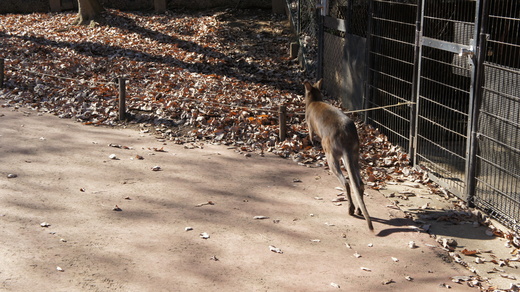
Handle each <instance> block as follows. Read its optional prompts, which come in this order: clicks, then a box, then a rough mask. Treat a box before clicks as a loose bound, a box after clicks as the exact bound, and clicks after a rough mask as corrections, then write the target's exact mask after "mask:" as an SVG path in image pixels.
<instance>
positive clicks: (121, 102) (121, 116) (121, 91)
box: [117, 77, 126, 121]
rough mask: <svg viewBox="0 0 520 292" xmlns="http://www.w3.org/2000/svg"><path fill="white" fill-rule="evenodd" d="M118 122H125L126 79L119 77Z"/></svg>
mask: <svg viewBox="0 0 520 292" xmlns="http://www.w3.org/2000/svg"><path fill="white" fill-rule="evenodd" d="M117 80H118V83H119V120H120V121H124V120H126V87H125V86H126V85H125V83H126V79H125V78H122V77H119V78H118V79H117Z"/></svg>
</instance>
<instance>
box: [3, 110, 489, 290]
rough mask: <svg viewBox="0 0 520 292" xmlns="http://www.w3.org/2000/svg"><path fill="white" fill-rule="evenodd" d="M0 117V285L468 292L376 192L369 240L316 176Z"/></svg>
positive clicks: (211, 149) (59, 123) (138, 137)
mask: <svg viewBox="0 0 520 292" xmlns="http://www.w3.org/2000/svg"><path fill="white" fill-rule="evenodd" d="M24 113H25V114H24ZM0 121H1V124H2V127H1V128H0V153H1V154H0V161H1V163H0V165H1V169H0V174H1V177H0V205H1V206H2V208H1V212H0V220H1V221H2V224H1V225H0V226H1V227H0V229H1V233H2V237H1V238H0V257H1V258H2V265H0V267H1V268H0V289H2V290H7V291H28V290H33V291H34V290H38V291H50V290H52V291H171V290H172V289H174V290H177V291H178V290H180V291H191V290H209V291H216V290H222V289H225V290H226V291H244V290H248V291H325V290H330V289H337V288H334V287H332V286H331V285H330V284H331V283H337V284H338V285H339V286H340V289H342V290H344V291H352V290H353V289H355V290H356V291H382V290H388V291H417V290H423V291H433V290H437V289H439V287H440V286H439V285H440V284H443V283H445V284H447V285H451V286H452V290H453V291H464V290H472V291H474V289H475V288H469V287H468V286H466V284H455V283H452V282H451V280H450V277H452V276H461V275H471V273H470V272H469V271H468V270H467V269H465V268H463V267H462V266H460V265H458V264H455V263H453V262H452V260H451V259H450V257H449V256H447V253H446V252H444V251H442V250H441V249H440V248H438V247H437V244H436V243H435V241H434V239H433V238H430V236H429V235H427V234H425V233H419V232H416V231H415V230H414V229H413V228H412V225H414V224H412V222H411V221H410V220H408V219H403V216H404V214H403V213H402V212H401V211H399V210H395V209H392V208H388V207H387V205H388V204H389V201H388V200H387V199H386V198H385V197H384V196H382V195H381V194H380V193H379V192H376V191H373V190H367V199H366V201H367V206H368V209H369V211H370V214H371V216H372V218H373V220H374V226H375V229H376V232H375V234H372V233H370V232H369V231H368V230H367V228H366V224H365V222H364V220H362V219H356V218H352V217H348V216H347V215H346V207H345V206H335V205H333V204H332V202H331V200H332V199H334V198H336V197H337V193H338V191H337V190H335V189H334V187H335V186H336V179H335V178H334V177H333V176H331V175H329V174H328V172H327V171H326V170H325V169H324V168H307V167H301V166H297V165H296V164H295V163H294V162H292V161H290V160H284V159H280V158H279V157H276V156H274V155H266V156H265V157H261V156H259V155H256V154H253V155H252V156H250V157H247V156H245V155H244V154H243V153H239V152H237V151H234V150H233V149H228V147H227V146H222V145H208V144H204V145H202V144H197V145H192V146H188V147H184V146H180V145H172V144H168V143H166V144H165V143H163V142H158V141H157V139H155V138H154V137H151V136H149V135H148V134H142V133H139V132H137V131H135V130H129V129H128V130H125V129H108V128H100V127H86V126H83V125H81V124H78V123H73V122H71V121H68V120H60V119H57V118H55V117H52V116H46V115H43V116H41V115H37V114H36V113H35V112H32V111H30V112H25V111H24V110H21V111H12V110H11V109H7V108H1V109H0ZM110 143H112V144H115V145H122V146H127V147H130V148H131V149H124V148H126V147H123V148H116V147H111V146H108V145H109V144H110ZM193 146H195V147H193ZM198 146H202V147H201V148H199V147H198ZM189 148H193V149H189ZM154 149H156V150H160V149H162V150H164V152H158V151H155V150H154ZM111 154H115V155H116V157H117V158H119V159H117V160H113V159H110V158H109V156H110V155H111ZM138 155H139V156H142V157H143V158H144V159H142V160H139V159H137V156H138ZM154 166H160V167H161V169H162V170H161V171H152V170H151V168H152V167H154ZM9 173H13V174H17V177H16V178H7V175H8V174H9ZM295 179H297V180H296V182H295ZM298 180H301V182H297V181H298ZM315 197H323V200H316V199H315ZM209 201H211V202H212V203H213V205H210V204H209V205H203V206H200V207H197V205H199V204H202V203H207V202H209ZM115 205H117V206H118V207H120V208H121V209H122V211H114V210H113V208H114V207H115ZM311 214H312V215H311ZM254 216H269V217H270V218H269V219H264V220H255V219H253V217H254ZM43 222H46V223H49V224H50V226H49V227H41V226H40V224H41V223H43ZM275 222H276V223H275ZM186 227H192V228H193V230H192V231H185V228H186ZM202 232H206V233H208V234H209V236H210V238H208V239H202V238H201V237H200V236H199V234H200V233H202ZM410 241H415V243H416V244H417V246H418V247H417V248H416V249H410V248H409V247H408V244H409V242H410ZM487 241H488V242H490V241H492V240H491V238H490V239H489V240H487ZM347 244H348V245H349V246H350V247H351V248H348V247H347ZM270 245H273V246H276V247H277V248H280V249H281V250H282V251H283V254H279V253H275V252H272V251H270V249H269V246H270ZM355 253H358V254H359V255H361V257H359V258H357V257H355V256H354V254H355ZM392 257H394V258H396V259H398V261H397V262H396V261H394V260H393V259H392ZM215 259H218V260H215ZM57 267H60V268H62V269H63V271H58V270H57ZM362 267H365V268H369V269H370V270H371V271H364V270H362V269H361V268H362ZM406 276H410V277H412V278H413V281H408V280H406V279H405V277H406ZM389 280H393V282H392V283H390V284H387V285H383V284H382V282H383V281H389Z"/></svg>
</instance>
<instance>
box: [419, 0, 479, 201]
mask: <svg viewBox="0 0 520 292" xmlns="http://www.w3.org/2000/svg"><path fill="white" fill-rule="evenodd" d="M475 3H476V2H475V1H454V0H445V1H439V0H423V19H422V21H423V23H422V32H423V37H425V39H427V40H428V41H427V42H426V41H423V47H422V51H421V59H420V62H421V65H420V66H421V71H420V72H421V73H420V77H419V95H418V99H417V133H416V139H417V145H416V153H415V154H416V156H415V163H416V164H417V165H419V166H420V167H422V168H423V169H426V170H427V171H428V172H429V173H430V174H431V175H432V177H434V178H436V180H437V181H438V182H439V183H440V184H441V185H443V186H445V187H447V188H448V189H449V190H450V191H452V192H453V193H455V194H456V195H458V196H459V197H463V198H464V197H465V195H466V194H465V191H466V189H465V188H466V177H465V176H466V163H467V156H466V149H467V147H468V145H467V141H468V136H467V133H468V118H469V114H468V113H469V103H470V93H471V76H472V67H471V66H470V64H469V63H468V62H469V61H470V59H469V58H468V57H467V56H459V55H458V54H457V53H456V51H457V50H459V49H460V48H464V47H463V46H465V45H469V44H470V40H471V39H472V38H473V35H474V29H475V24H474V20H475V10H476V6H475ZM459 47H460V48H459Z"/></svg>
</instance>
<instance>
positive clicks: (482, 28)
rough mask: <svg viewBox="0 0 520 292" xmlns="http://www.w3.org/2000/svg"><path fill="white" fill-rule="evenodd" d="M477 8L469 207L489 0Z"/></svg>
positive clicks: (472, 193) (472, 196) (474, 173)
mask: <svg viewBox="0 0 520 292" xmlns="http://www.w3.org/2000/svg"><path fill="white" fill-rule="evenodd" d="M477 5H479V7H476V9H477V13H476V16H475V21H476V23H475V26H476V27H478V28H477V30H478V31H479V33H478V39H477V41H478V43H477V44H478V45H477V48H476V49H477V55H476V56H475V58H474V59H473V61H474V62H473V64H474V66H473V67H474V70H475V73H474V76H475V77H474V82H473V97H470V107H469V119H470V120H469V121H468V125H469V129H468V140H469V141H468V145H469V147H468V154H467V155H468V157H467V171H466V183H467V185H466V198H465V201H466V202H468V205H469V206H473V205H474V199H475V189H476V183H477V180H476V176H477V175H478V169H479V167H478V160H477V154H478V151H479V147H478V138H477V132H478V115H479V112H480V105H481V103H482V97H483V93H484V83H485V72H484V61H485V60H486V54H487V31H488V27H487V25H488V18H489V13H488V8H489V3H488V0H480V1H477Z"/></svg>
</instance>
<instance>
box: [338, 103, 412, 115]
mask: <svg viewBox="0 0 520 292" xmlns="http://www.w3.org/2000/svg"><path fill="white" fill-rule="evenodd" d="M407 104H415V102H412V101H407V102H399V103H396V104H391V105H384V106H378V107H371V108H367V109H361V110H353V111H346V112H345V113H348V114H351V113H358V112H367V111H373V110H377V109H383V108H389V107H396V106H401V105H407Z"/></svg>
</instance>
